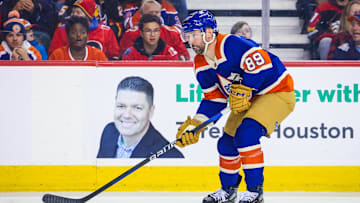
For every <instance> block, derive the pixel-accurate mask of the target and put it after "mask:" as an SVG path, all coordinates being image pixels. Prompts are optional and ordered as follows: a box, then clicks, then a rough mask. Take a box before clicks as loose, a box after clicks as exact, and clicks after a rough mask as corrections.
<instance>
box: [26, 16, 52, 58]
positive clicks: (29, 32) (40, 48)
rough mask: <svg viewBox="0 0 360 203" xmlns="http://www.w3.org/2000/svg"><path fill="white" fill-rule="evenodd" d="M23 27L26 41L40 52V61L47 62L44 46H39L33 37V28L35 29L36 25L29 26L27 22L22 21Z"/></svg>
mask: <svg viewBox="0 0 360 203" xmlns="http://www.w3.org/2000/svg"><path fill="white" fill-rule="evenodd" d="M24 26H25V30H26V40H27V41H28V42H29V43H30V44H31V45H32V46H33V47H35V49H37V50H38V51H39V52H40V54H41V59H42V60H48V55H47V51H46V48H45V46H44V45H42V44H39V40H38V39H37V38H36V37H35V35H34V31H33V27H36V26H37V25H35V24H31V23H30V22H29V21H27V20H24Z"/></svg>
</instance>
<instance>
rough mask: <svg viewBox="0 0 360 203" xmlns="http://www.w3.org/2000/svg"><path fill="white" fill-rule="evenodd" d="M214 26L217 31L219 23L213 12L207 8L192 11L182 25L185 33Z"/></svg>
mask: <svg viewBox="0 0 360 203" xmlns="http://www.w3.org/2000/svg"><path fill="white" fill-rule="evenodd" d="M208 27H210V28H212V29H213V30H214V32H215V33H217V32H218V28H217V23H216V20H215V17H214V15H213V14H211V13H210V12H209V11H207V10H199V11H195V12H193V13H191V14H190V15H189V16H188V17H187V18H186V19H185V20H184V23H183V25H182V29H183V32H184V33H187V32H191V31H193V30H200V31H201V32H205V30H206V28H208Z"/></svg>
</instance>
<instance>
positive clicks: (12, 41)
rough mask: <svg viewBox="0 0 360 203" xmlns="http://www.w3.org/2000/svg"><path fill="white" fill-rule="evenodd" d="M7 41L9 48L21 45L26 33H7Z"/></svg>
mask: <svg viewBox="0 0 360 203" xmlns="http://www.w3.org/2000/svg"><path fill="white" fill-rule="evenodd" d="M5 41H6V43H7V44H8V46H9V48H10V49H11V50H13V49H14V48H17V47H21V46H22V43H23V41H24V35H23V34H21V33H15V32H10V33H9V34H7V35H6V37H5Z"/></svg>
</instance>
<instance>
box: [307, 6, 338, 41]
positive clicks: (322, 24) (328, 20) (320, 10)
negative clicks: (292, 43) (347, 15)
mask: <svg viewBox="0 0 360 203" xmlns="http://www.w3.org/2000/svg"><path fill="white" fill-rule="evenodd" d="M342 9H343V7H341V6H338V5H337V4H336V1H331V2H330V1H325V2H323V3H321V4H319V5H318V6H317V7H316V9H315V11H314V14H313V15H312V17H311V19H310V21H309V25H308V28H307V31H308V32H309V35H310V36H311V35H314V36H315V38H316V40H320V39H321V38H323V37H325V36H332V34H333V33H336V32H337V30H336V29H337V28H336V27H337V26H333V25H332V24H339V23H340V16H341V13H342ZM315 30H316V32H318V34H317V33H316V32H315V33H314V31H315ZM313 33H314V34H313ZM323 33H324V34H323Z"/></svg>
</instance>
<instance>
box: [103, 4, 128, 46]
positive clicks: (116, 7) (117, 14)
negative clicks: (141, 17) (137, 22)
mask: <svg viewBox="0 0 360 203" xmlns="http://www.w3.org/2000/svg"><path fill="white" fill-rule="evenodd" d="M103 8H104V12H105V15H106V18H107V20H106V24H107V25H108V26H109V27H110V28H111V29H112V31H113V32H114V34H115V37H116V39H117V41H118V43H119V42H120V39H121V37H122V36H123V34H124V24H123V23H124V17H123V7H122V5H121V3H120V2H119V0H106V1H104V3H103Z"/></svg>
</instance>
